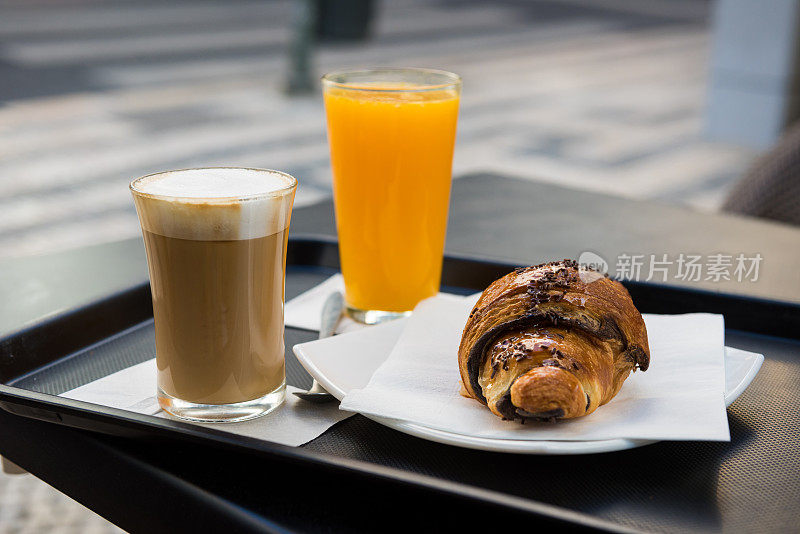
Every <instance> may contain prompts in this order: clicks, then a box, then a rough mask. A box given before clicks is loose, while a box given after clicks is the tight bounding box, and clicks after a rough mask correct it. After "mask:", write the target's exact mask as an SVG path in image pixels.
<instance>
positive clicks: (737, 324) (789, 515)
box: [0, 238, 800, 532]
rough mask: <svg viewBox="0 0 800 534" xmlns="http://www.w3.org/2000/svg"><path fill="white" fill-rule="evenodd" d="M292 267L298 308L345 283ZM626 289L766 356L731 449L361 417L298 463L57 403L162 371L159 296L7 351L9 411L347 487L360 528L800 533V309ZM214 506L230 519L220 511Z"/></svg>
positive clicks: (306, 255) (467, 276)
mask: <svg viewBox="0 0 800 534" xmlns="http://www.w3.org/2000/svg"><path fill="white" fill-rule="evenodd" d="M287 263H288V267H287V278H286V296H287V299H289V298H292V297H294V296H296V295H298V294H300V293H301V292H303V291H305V290H307V289H309V288H311V287H313V286H314V285H316V284H318V283H320V282H322V281H323V280H324V279H325V278H327V277H328V276H330V275H331V274H333V273H335V272H337V270H338V248H337V245H336V242H335V241H332V240H329V239H314V238H308V239H291V240H290V242H289V254H288V262H287ZM514 267H515V266H514V265H509V264H504V263H498V262H494V261H487V260H481V259H476V258H466V257H455V256H447V257H446V258H445V262H444V270H443V276H442V280H443V290H444V291H449V292H454V293H462V294H467V293H471V292H474V291H476V290H481V289H483V288H484V287H486V286H487V285H488V284H489V283H490V282H491V281H493V280H494V279H496V278H498V277H499V276H501V275H503V274H505V273H507V272H509V271H510V270H511V269H513V268H514ZM626 286H627V287H628V289H629V290H630V292H631V295H632V296H633V299H634V301H635V303H636V304H637V306H638V308H639V309H640V310H641V311H642V312H651V313H688V312H694V311H707V312H714V313H722V314H724V315H725V319H726V327H727V330H726V344H728V345H730V346H734V347H739V348H743V349H746V350H753V351H757V352H761V353H763V354H764V355H765V357H766V360H765V363H764V366H763V367H762V370H761V372H760V374H759V376H758V377H757V378H756V379H755V381H754V382H753V384H751V386H750V388H749V389H748V390H747V391H746V392H745V393H744V394H743V395H742V396H741V398H739V399H738V400H737V401H736V402H735V403H734V404H733V405H732V406H731V407H730V408H729V411H728V414H729V421H730V425H731V436H732V441H731V442H730V443H711V442H668V443H666V442H665V443H658V444H655V445H650V446H647V447H644V448H640V449H635V450H629V451H620V452H615V453H606V454H602V455H589V456H581V457H575V456H570V457H566V456H563V457H559V456H522V455H512V454H500V453H490V452H482V451H473V450H466V449H459V448H455V447H450V446H446V445H441V444H436V443H431V442H427V441H424V440H422V439H419V438H414V437H411V436H407V435H404V434H401V433H399V432H396V431H394V430H391V429H388V428H385V427H383V426H380V425H378V424H377V423H374V422H372V421H370V420H368V419H366V418H364V417H361V416H354V417H352V418H349V419H347V420H345V421H343V422H341V423H339V424H337V425H335V426H334V427H332V428H331V429H329V430H328V431H327V432H325V433H324V434H323V435H322V436H320V437H319V438H317V439H315V440H313V441H312V442H310V443H308V444H306V445H304V446H303V447H298V448H292V447H286V446H282V445H277V444H273V443H269V442H264V441H260V440H256V439H252V438H246V437H242V436H238V435H234V434H229V433H227V432H224V426H220V430H219V431H217V430H208V429H206V428H201V427H198V426H195V425H191V424H187V423H183V422H179V421H174V420H169V419H161V418H156V417H152V416H145V415H139V414H135V413H132V412H127V411H123V410H117V409H112V408H104V407H99V406H97V405H92V404H88V403H83V402H79V401H73V400H69V399H63V398H60V397H57V396H56V395H58V394H60V393H63V392H65V391H68V390H70V389H72V388H75V387H77V386H80V385H82V384H85V383H88V382H91V381H93V380H96V379H98V378H100V377H102V376H105V375H108V374H110V373H113V372H115V371H118V370H120V369H123V368H125V367H128V366H130V365H133V364H136V363H139V362H141V361H144V360H147V359H149V358H151V357H152V355H153V353H154V340H153V325H152V307H151V301H150V292H149V286H148V285H146V284H144V285H140V286H136V287H133V288H131V289H129V290H127V291H124V292H122V293H119V294H116V295H112V296H110V297H108V298H106V299H103V300H101V301H99V302H95V303H93V304H90V305H88V306H85V307H82V308H80V309H76V310H73V311H71V312H69V313H64V314H61V315H58V316H55V317H51V318H47V319H45V320H43V321H42V322H40V323H38V324H35V325H32V326H30V327H28V328H26V329H24V330H22V331H19V332H16V333H13V334H10V335H7V336H5V337H4V338H2V339H0V383H1V384H0V408H2V409H4V410H6V411H7V412H10V413H13V414H16V415H21V416H25V417H29V418H35V419H39V420H41V421H46V422H51V423H58V424H61V425H66V426H69V427H73V428H78V429H83V430H89V431H92V432H100V433H103V434H107V435H112V436H116V437H118V438H124V440H123V442H122V443H125V444H127V445H129V446H130V445H131V444H135V443H153V442H155V443H163V444H169V446H173V445H174V444H180V445H178V446H185V447H188V448H192V450H195V449H197V448H201V449H202V448H209V449H210V450H214V451H220V450H222V451H224V452H225V455H226V456H225V457H226V458H228V459H230V458H234V457H239V456H241V458H248V459H249V460H248V461H251V462H256V463H258V462H261V463H263V464H264V465H270V466H283V468H287V466H289V467H290V468H292V469H295V470H297V471H298V472H299V471H301V470H304V472H308V473H312V474H313V476H314V477H317V479H318V481H319V482H320V484H322V482H323V481H324V480H328V481H335V482H336V483H337V484H346V485H348V487H350V488H351V491H356V492H358V494H359V495H369V496H370V497H364V499H366V501H365V502H369V503H370V504H369V508H368V509H367V510H365V509H363V507H362V511H361V512H359V515H360V516H362V517H363V516H371V517H373V519H376V518H378V517H383V515H382V514H385V513H388V509H392V510H395V511H396V510H397V506H398V504H397V501H398V500H400V501H401V505H402V507H412V508H413V509H414V510H417V511H419V510H425V509H430V510H432V511H434V512H435V511H436V510H442V507H445V509H446V510H447V515H448V520H447V525H449V526H451V527H455V526H456V525H459V524H462V523H468V524H470V525H471V526H475V527H477V526H479V525H481V524H483V523H485V524H486V525H490V526H492V525H493V526H497V525H498V523H497V522H496V521H497V517H500V518H502V519H503V522H505V523H508V522H513V521H516V520H525V521H528V522H529V524H531V525H534V524H536V525H538V526H544V527H547V526H550V527H567V526H569V527H570V528H581V529H588V530H658V531H663V530H667V531H670V530H675V531H677V530H693V531H711V532H715V531H727V530H732V531H745V530H759V531H768V530H773V531H782V530H786V529H793V528H796V527H797V526H798V525H800V507H798V506H797V504H798V495H800V457H799V456H798V444H800V440H798V437H799V434H800V433H799V432H798V428H800V415H798V414H800V410H798V408H797V406H798V405H800V357H798V356H800V341H798V340H799V339H800V306H798V305H794V304H789V303H782V302H774V301H766V300H758V299H748V298H743V297H736V296H730V295H722V294H717V293H711V292H706V291H694V290H689V289H680V288H674V287H667V286H660V285H655V284H644V283H626ZM315 337H316V333H315V332H310V331H305V330H299V329H295V328H287V329H286V346H287V352H286V358H287V382H288V383H289V384H291V385H294V386H297V387H301V388H307V387H309V386H310V384H311V378H310V377H309V376H308V374H307V373H306V372H305V370H304V369H303V368H302V367H301V366H300V364H299V362H298V361H297V360H296V359H295V357H294V355H293V354H292V352H291V347H292V346H293V345H294V344H296V343H300V342H304V341H309V340H311V339H314V338H315ZM687 415H688V416H690V414H687ZM187 450H188V449H187ZM237 465H238V464H237ZM201 478H202V477H201ZM352 488H355V489H352ZM387 496H391V498H389V497H387ZM198 498H200V497H198ZM200 499H201V501H202V498H200ZM387 499H388V500H387ZM207 505H208V506H209V509H212V508H214V507H215V506H217V505H216V504H214V502H213V499H208V501H207ZM384 509H386V510H387V511H384ZM218 511H219V513H228V512H225V510H222V509H220V510H218ZM416 513H417V512H414V514H416ZM327 514H328V517H329V519H330V520H331V521H342V520H343V518H344V521H345V523H346V522H347V518H348V517H351V516H348V515H347V514H344V515H343V514H342V513H339V514H338V515H337V514H336V513H334V512H327ZM334 516H335V517H334ZM413 517H414V515H413V514H412V515H410V516H409V515H408V514H407V513H404V514H400V515H395V519H394V521H393V522H392V523H391V524H392V525H394V526H399V525H404V524H406V523H408V521H409V520H410V518H413ZM251 519H252V518H246V521H250V520H251ZM273 519H275V518H273ZM278 519H280V518H278ZM360 524H362V525H363V523H360ZM501 524H502V523H501ZM264 525H267V523H264ZM264 525H262V526H264ZM269 525H272V526H273V527H274V526H275V525H274V524H273V523H269ZM264 528H266V529H269V528H268V527H267V526H265V527H264ZM423 529H424V528H423ZM333 530H337V529H333ZM445 530H447V529H445Z"/></svg>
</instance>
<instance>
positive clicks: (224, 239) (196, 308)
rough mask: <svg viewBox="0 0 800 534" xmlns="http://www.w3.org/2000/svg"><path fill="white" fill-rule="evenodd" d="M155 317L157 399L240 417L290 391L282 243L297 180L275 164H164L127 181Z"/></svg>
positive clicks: (181, 410)
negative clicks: (173, 166)
mask: <svg viewBox="0 0 800 534" xmlns="http://www.w3.org/2000/svg"><path fill="white" fill-rule="evenodd" d="M130 187H131V191H132V192H133V197H134V201H135V204H136V210H137V212H138V214H139V221H140V223H141V226H142V233H143V235H144V242H145V248H146V251H147V263H148V267H149V271H150V287H151V290H152V296H153V317H154V319H155V338H156V361H157V365H158V400H159V403H160V405H161V407H162V408H163V409H164V410H165V411H167V412H169V413H171V414H173V415H175V416H178V417H182V418H185V419H190V420H195V421H242V420H245V419H251V418H253V417H258V416H259V415H263V414H265V413H267V412H269V411H271V410H273V409H274V408H276V407H277V406H279V405H280V404H281V402H282V401H283V399H284V395H285V387H286V386H285V371H284V341H283V326H284V325H283V306H284V280H285V270H286V243H287V234H288V229H289V221H290V218H291V211H292V203H293V201H294V194H295V190H296V188H297V181H296V180H295V179H294V178H293V177H291V176H289V175H288V174H284V173H281V172H278V171H271V170H263V169H244V168H209V169H187V170H179V171H169V172H163V173H158V174H152V175H148V176H144V177H142V178H139V179H137V180H134V181H133V182H132V183H131V186H130Z"/></svg>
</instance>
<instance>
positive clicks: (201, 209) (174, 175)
mask: <svg viewBox="0 0 800 534" xmlns="http://www.w3.org/2000/svg"><path fill="white" fill-rule="evenodd" d="M295 183H296V182H295V180H294V178H292V177H291V176H289V175H287V174H283V173H281V172H278V171H264V170H257V169H241V168H212V169H187V170H181V171H170V172H164V173H158V174H151V175H149V176H144V177H142V178H139V179H138V180H136V181H134V182H133V184H132V185H131V188H132V189H133V190H134V191H135V192H137V193H140V194H141V196H139V197H138V199H137V202H140V203H141V204H142V207H143V208H144V209H142V210H140V218H141V222H142V226H143V227H144V229H145V230H147V231H150V232H153V233H156V234H160V235H163V236H167V237H177V238H179V239H195V240H204V241H206V240H214V241H217V240H219V241H228V240H237V239H253V238H257V237H263V236H267V235H272V234H275V233H277V232H280V231H281V230H283V229H285V228H286V227H287V226H288V225H289V214H290V212H291V203H292V199H291V197H290V196H287V195H286V194H285V193H286V191H287V190H289V189H291V188H292V187H293V186H294V184H295Z"/></svg>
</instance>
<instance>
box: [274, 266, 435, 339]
mask: <svg viewBox="0 0 800 534" xmlns="http://www.w3.org/2000/svg"><path fill="white" fill-rule="evenodd" d="M334 291H339V292H340V293H342V294H344V278H343V277H342V275H341V274H335V275H333V276H331V277H330V278H328V279H327V280H325V281H324V282H322V283H321V284H319V285H318V286H314V287H312V288H311V289H309V290H308V291H306V292H305V293H302V294H300V295H298V296H296V297H295V298H293V299H292V300H290V301H289V302H287V303H286V307H285V308H284V311H283V317H284V322H285V323H286V326H293V327H295V328H303V329H305V330H316V331H319V321H320V318H321V317H322V307H323V305H324V304H325V300H326V299H327V298H328V296H329V295H330V294H331V293H333V292H334ZM439 294H440V295H442V294H443V293H439ZM367 326H368V325H365V324H361V323H358V322H356V321H354V320H352V319H351V318H349V317H347V316H346V315H344V316H342V318H341V319H340V320H339V324H337V325H336V333H337V334H341V333H343V332H353V331H355V330H360V329H362V328H365V327H367Z"/></svg>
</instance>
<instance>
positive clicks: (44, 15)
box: [0, 0, 756, 533]
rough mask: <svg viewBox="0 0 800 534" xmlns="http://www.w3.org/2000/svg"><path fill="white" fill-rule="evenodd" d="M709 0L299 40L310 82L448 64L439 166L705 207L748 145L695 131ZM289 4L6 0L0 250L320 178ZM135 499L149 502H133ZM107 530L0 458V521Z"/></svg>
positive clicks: (446, 1) (454, 20)
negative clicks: (223, 194) (247, 178)
mask: <svg viewBox="0 0 800 534" xmlns="http://www.w3.org/2000/svg"><path fill="white" fill-rule="evenodd" d="M710 12H711V4H710V3H709V2H706V1H702V0H549V1H512V0H509V1H494V2H484V1H477V0H476V1H456V0H438V1H437V0H430V1H421V0H399V1H381V2H376V3H375V4H374V14H373V18H372V21H371V24H370V26H369V32H368V38H367V39H365V40H363V41H358V42H353V41H350V42H324V43H320V44H318V45H316V46H315V47H314V49H315V51H314V55H313V57H312V63H311V67H312V70H313V73H314V80H316V79H317V77H318V76H319V75H320V74H322V73H324V72H325V71H328V70H332V69H340V68H348V67H359V66H376V65H384V66H417V67H434V68H440V69H445V70H450V71H454V72H457V73H459V74H461V75H462V76H463V79H464V92H463V97H462V106H461V115H460V120H459V134H458V142H457V148H456V154H455V162H454V175H455V176H456V177H458V176H459V175H463V174H465V173H468V172H471V171H482V170H491V171H498V172H502V173H506V174H510V175H513V176H516V177H519V178H521V179H526V180H541V181H547V182H553V183H557V184H561V185H564V186H569V187H574V188H579V189H587V190H593V191H600V192H604V193H608V194H613V195H621V196H625V197H631V198H637V199H654V200H658V201H663V202H668V203H678V204H687V205H690V206H693V207H695V208H697V209H702V210H716V209H718V207H719V206H720V204H721V202H722V199H723V198H724V196H725V193H726V192H727V191H728V189H729V188H730V187H731V185H732V184H733V182H735V181H736V179H737V178H738V177H739V176H740V175H741V174H742V173H743V172H744V171H745V170H746V168H747V166H748V164H749V163H750V162H751V161H752V159H753V157H754V156H755V155H756V153H755V151H754V150H753V149H747V148H742V147H737V146H732V145H725V144H720V143H714V142H711V141H708V140H706V138H705V137H704V133H703V132H704V118H703V117H704V115H703V114H704V110H705V107H706V97H707V90H708V82H707V80H708V69H709V67H708V61H709V54H710V31H709V24H710V22H709V21H710V16H711V13H710ZM296 16H297V5H296V4H293V3H292V2H291V1H290V0H276V1H245V0H228V1H224V2H223V1H219V2H202V1H193V0H192V1H188V0H173V1H170V2H158V1H155V0H135V1H105V2H100V1H88V0H85V1H81V0H52V1H40V0H31V1H25V0H19V1H8V0H5V1H1V0H0V260H2V259H7V258H13V257H20V256H26V255H31V254H41V253H45V252H51V251H56V250H62V249H67V248H74V247H79V246H83V245H88V244H93V243H101V242H107V241H113V240H119V239H123V238H129V237H134V236H137V235H139V225H138V223H137V219H136V214H135V211H134V209H133V203H132V201H131V197H130V194H129V192H128V189H127V185H128V183H129V181H130V180H131V179H132V178H135V177H137V176H140V175H143V174H147V173H151V172H155V171H160V170H166V169H172V168H184V167H193V166H209V165H236V166H255V167H268V168H275V169H280V170H284V171H287V172H289V173H291V174H293V175H295V176H296V177H297V178H298V179H299V181H300V183H301V186H300V189H299V193H298V198H297V202H296V205H297V206H302V205H306V204H309V203H313V202H315V201H317V200H320V199H322V198H324V197H326V196H328V195H329V194H330V190H331V185H330V181H331V177H330V168H329V160H328V148H327V144H326V138H325V120H324V113H323V108H322V101H321V96H320V94H319V93H318V92H316V93H310V94H307V95H305V96H293V97H289V96H287V95H286V92H285V87H286V84H287V72H288V70H289V67H288V50H289V44H290V42H291V40H292V38H293V33H292V21H293V20H294V19H293V17H296ZM143 513H146V511H143ZM114 530H115V527H113V526H112V525H110V524H108V523H106V522H105V521H104V520H102V519H101V518H99V517H98V516H96V515H94V514H92V513H91V512H89V511H88V510H86V509H84V508H82V507H81V506H80V505H79V504H77V503H75V502H73V501H71V500H69V499H68V498H66V497H64V496H62V495H61V494H59V493H58V492H57V491H55V490H53V489H52V488H50V487H49V486H46V485H44V484H43V483H41V482H38V481H37V480H36V479H35V478H33V477H31V476H22V477H10V476H6V475H0V531H1V532H20V533H21V532H48V533H66V532H76V533H78V532H80V533H89V532H106V531H114Z"/></svg>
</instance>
